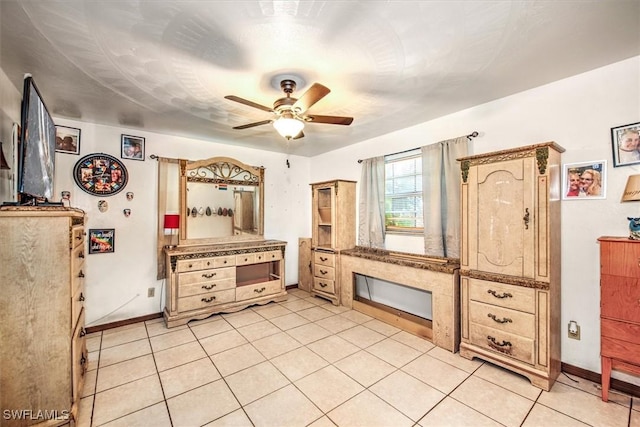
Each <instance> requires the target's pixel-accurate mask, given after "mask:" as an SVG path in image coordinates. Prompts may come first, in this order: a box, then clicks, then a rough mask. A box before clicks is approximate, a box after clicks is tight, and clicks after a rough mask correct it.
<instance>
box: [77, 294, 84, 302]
mask: <svg viewBox="0 0 640 427" xmlns="http://www.w3.org/2000/svg"><path fill="white" fill-rule="evenodd" d="M78 301H84V295H83V294H82V292H80V298H78Z"/></svg>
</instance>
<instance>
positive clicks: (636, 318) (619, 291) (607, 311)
mask: <svg viewBox="0 0 640 427" xmlns="http://www.w3.org/2000/svg"><path fill="white" fill-rule="evenodd" d="M600 315H601V316H602V317H609V318H613V319H619V320H626V321H628V322H640V279H636V278H633V277H620V276H610V275H604V274H603V275H602V276H601V278H600Z"/></svg>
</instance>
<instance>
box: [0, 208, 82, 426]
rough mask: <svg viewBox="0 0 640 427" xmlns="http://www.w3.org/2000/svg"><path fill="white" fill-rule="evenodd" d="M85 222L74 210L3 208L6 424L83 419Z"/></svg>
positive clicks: (0, 321)
mask: <svg viewBox="0 0 640 427" xmlns="http://www.w3.org/2000/svg"><path fill="white" fill-rule="evenodd" d="M84 222H85V215H84V212H82V211H81V210H79V209H74V208H65V207H57V206H50V207H38V206H7V207H5V206H3V207H2V208H0V236H1V237H0V259H2V267H1V268H0V307H1V309H0V408H1V409H2V419H0V425H2V426H7V427H8V426H27V425H42V426H47V427H52V426H58V425H69V423H70V421H72V420H74V419H75V420H77V411H78V404H79V402H80V395H81V391H82V385H83V381H84V374H85V372H86V370H87V367H88V363H89V360H88V353H87V349H86V344H85V329H84V318H85V313H84V300H85V296H84V295H85V290H84V276H85V272H86V265H85V263H84V260H85V253H86V248H85V230H84ZM71 425H73V423H71Z"/></svg>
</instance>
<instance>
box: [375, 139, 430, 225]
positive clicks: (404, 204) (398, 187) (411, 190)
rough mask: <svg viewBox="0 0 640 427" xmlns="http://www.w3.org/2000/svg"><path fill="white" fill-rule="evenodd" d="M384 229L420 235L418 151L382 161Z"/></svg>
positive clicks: (420, 165)
mask: <svg viewBox="0 0 640 427" xmlns="http://www.w3.org/2000/svg"><path fill="white" fill-rule="evenodd" d="M384 177H385V197H384V199H385V200H384V202H385V209H384V213H385V215H384V216H385V228H386V231H387V232H394V231H398V232H415V233H418V232H419V233H421V232H422V230H423V227H424V224H423V219H422V156H421V155H420V150H419V149H418V150H411V151H409V152H405V153H401V154H394V155H390V156H386V157H385V174H384Z"/></svg>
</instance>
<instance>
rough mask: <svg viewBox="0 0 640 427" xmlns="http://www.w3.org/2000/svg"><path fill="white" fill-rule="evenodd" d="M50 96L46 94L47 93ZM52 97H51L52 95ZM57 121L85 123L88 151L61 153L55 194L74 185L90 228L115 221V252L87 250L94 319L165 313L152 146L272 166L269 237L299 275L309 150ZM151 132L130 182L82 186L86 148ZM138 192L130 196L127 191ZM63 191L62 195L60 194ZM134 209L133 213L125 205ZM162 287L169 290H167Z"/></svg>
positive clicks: (159, 151)
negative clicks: (119, 187) (94, 190)
mask: <svg viewBox="0 0 640 427" xmlns="http://www.w3.org/2000/svg"><path fill="white" fill-rule="evenodd" d="M42 95H43V97H46V94H44V93H43V94H42ZM45 99H46V98H45ZM54 120H55V122H56V124H58V125H64V126H71V127H77V128H80V129H81V130H82V133H81V142H80V151H81V152H80V155H79V156H76V155H71V154H63V153H56V182H55V194H56V195H57V196H59V195H60V192H61V191H63V190H68V191H70V192H71V205H72V206H74V207H78V208H80V209H82V210H84V211H85V212H86V213H87V216H88V223H87V229H91V228H114V229H115V252H114V253H110V254H91V255H87V258H86V262H87V271H86V292H87V302H86V307H87V319H86V320H87V325H88V326H95V325H100V324H104V323H110V322H114V321H117V320H123V319H129V318H133V317H138V316H143V315H146V314H151V313H158V312H160V311H162V309H163V307H164V299H163V298H162V299H161V294H162V295H163V293H164V291H163V289H164V285H165V283H164V281H157V280H156V278H155V277H156V254H155V251H156V249H155V248H156V221H157V220H156V211H157V209H156V193H157V183H156V174H157V162H156V161H155V160H152V159H149V155H150V154H156V155H159V156H164V157H179V158H186V159H204V158H208V157H213V156H227V157H233V158H236V159H238V160H241V161H242V162H244V163H247V164H250V165H255V166H264V167H265V237H266V238H268V239H278V240H284V241H286V242H287V243H288V244H287V249H286V272H285V282H286V284H287V285H291V284H295V283H297V281H298V237H301V236H303V235H308V234H309V233H310V227H311V226H310V224H309V222H310V221H309V218H310V217H311V213H310V212H311V200H310V199H311V193H310V191H309V186H308V182H309V169H310V160H309V159H308V158H303V157H298V156H290V157H289V162H290V164H291V168H287V166H286V164H285V160H286V159H287V156H286V155H285V154H279V153H272V152H266V151H261V150H251V149H247V148H239V147H234V146H230V145H223V144H218V143H215V142H211V141H201V140H194V139H187V138H179V137H174V136H170V135H162V134H155V133H151V132H140V131H137V130H131V129H125V128H115V127H109V126H100V125H95V124H90V123H83V122H76V121H71V120H63V119H56V118H54ZM123 133H126V134H129V135H136V136H141V137H144V138H145V139H146V146H145V154H146V157H147V158H146V159H145V160H144V161H135V160H127V159H124V160H122V161H123V163H124V164H125V166H126V167H127V170H128V172H129V182H128V184H127V186H126V188H125V189H124V190H123V191H122V192H120V193H118V194H116V195H114V196H111V197H96V196H93V195H90V194H87V193H85V192H84V191H82V190H81V189H80V188H79V187H78V186H77V185H76V184H75V183H74V181H73V176H72V172H73V167H74V165H75V163H76V162H77V161H78V160H79V159H80V158H81V157H82V156H84V155H86V154H89V153H98V152H100V153H107V154H111V155H113V156H115V157H117V158H120V135H121V134H123ZM128 191H132V192H133V193H134V198H133V200H132V201H127V199H126V196H125V193H126V192H128ZM57 196H56V197H57ZM102 199H104V200H106V201H107V202H108V203H109V210H108V211H107V212H105V213H101V212H100V211H99V210H98V200H102ZM124 208H130V209H131V216H130V217H128V218H126V217H125V216H124V215H123V213H122V210H123V209H124ZM149 287H155V288H156V291H155V297H154V298H147V289H148V288H149ZM161 291H162V292H161Z"/></svg>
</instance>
